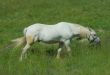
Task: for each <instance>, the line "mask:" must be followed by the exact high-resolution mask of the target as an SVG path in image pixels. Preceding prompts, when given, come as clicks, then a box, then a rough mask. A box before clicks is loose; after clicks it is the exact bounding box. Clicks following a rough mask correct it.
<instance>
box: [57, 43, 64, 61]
mask: <svg viewBox="0 0 110 75" xmlns="http://www.w3.org/2000/svg"><path fill="white" fill-rule="evenodd" d="M63 46H64V43H63V42H59V48H58V52H57V56H56V58H57V59H59V58H60V53H61V51H62V48H63Z"/></svg>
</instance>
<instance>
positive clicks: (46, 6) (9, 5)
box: [0, 0, 110, 75]
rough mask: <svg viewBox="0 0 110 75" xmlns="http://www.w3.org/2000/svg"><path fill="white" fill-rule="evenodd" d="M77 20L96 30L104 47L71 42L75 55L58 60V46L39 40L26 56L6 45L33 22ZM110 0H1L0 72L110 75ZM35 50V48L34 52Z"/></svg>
mask: <svg viewBox="0 0 110 75" xmlns="http://www.w3.org/2000/svg"><path fill="white" fill-rule="evenodd" d="M61 21H66V22H72V23H78V24H81V25H84V26H89V27H92V28H93V29H95V30H96V31H97V33H98V35H99V36H100V38H101V47H97V48H95V47H89V46H88V43H86V42H83V43H80V42H78V41H75V40H74V41H73V42H72V45H71V47H72V52H71V53H72V56H70V57H69V56H67V55H66V54H65V53H64V55H63V54H62V58H61V59H60V60H57V59H55V55H56V52H57V51H56V49H57V45H42V44H40V43H36V44H35V45H33V46H32V48H31V49H30V51H29V52H28V57H27V59H25V60H23V62H19V61H18V59H19V57H20V53H21V49H22V47H20V48H17V49H15V48H14V49H13V48H8V47H7V48H6V46H7V45H10V44H9V42H10V40H12V39H14V38H17V37H20V36H22V35H23V34H22V31H23V29H24V27H27V26H29V25H31V24H34V23H38V22H39V23H45V24H55V23H58V22H61ZM109 28H110V0H0V75H110V46H109V45H110V30H109ZM33 50H34V51H33Z"/></svg>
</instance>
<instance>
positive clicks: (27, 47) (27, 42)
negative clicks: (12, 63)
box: [20, 36, 34, 61]
mask: <svg viewBox="0 0 110 75" xmlns="http://www.w3.org/2000/svg"><path fill="white" fill-rule="evenodd" d="M33 40H34V39H33V37H32V36H27V37H26V45H25V47H24V48H23V50H22V53H21V57H20V61H22V59H23V56H25V54H26V52H27V50H28V49H29V48H30V46H31V44H32V43H33Z"/></svg>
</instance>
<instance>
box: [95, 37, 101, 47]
mask: <svg viewBox="0 0 110 75" xmlns="http://www.w3.org/2000/svg"><path fill="white" fill-rule="evenodd" d="M93 44H94V45H100V44H101V43H100V38H99V37H96V38H95V39H94V41H93Z"/></svg>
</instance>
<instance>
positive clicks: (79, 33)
mask: <svg viewBox="0 0 110 75" xmlns="http://www.w3.org/2000/svg"><path fill="white" fill-rule="evenodd" d="M74 37H78V38H80V39H81V38H86V39H88V40H89V41H90V42H95V43H99V42H100V39H99V37H98V36H97V35H96V32H95V31H94V30H93V29H91V28H87V27H84V26H81V25H79V24H73V23H67V22H60V23H57V24H54V25H46V24H40V23H37V24H33V25H31V26H29V27H27V28H25V29H24V36H23V37H21V38H17V39H15V40H12V41H14V42H17V46H19V45H21V44H23V43H24V42H25V43H26V45H25V47H24V48H23V51H22V53H21V57H20V60H22V58H23V56H24V55H25V53H26V52H27V50H28V49H29V48H30V47H31V44H32V43H35V42H39V41H40V42H44V43H59V48H58V52H57V58H60V53H61V51H62V49H63V47H65V48H66V49H67V51H68V52H70V51H71V48H70V42H71V40H72V38H74Z"/></svg>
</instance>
